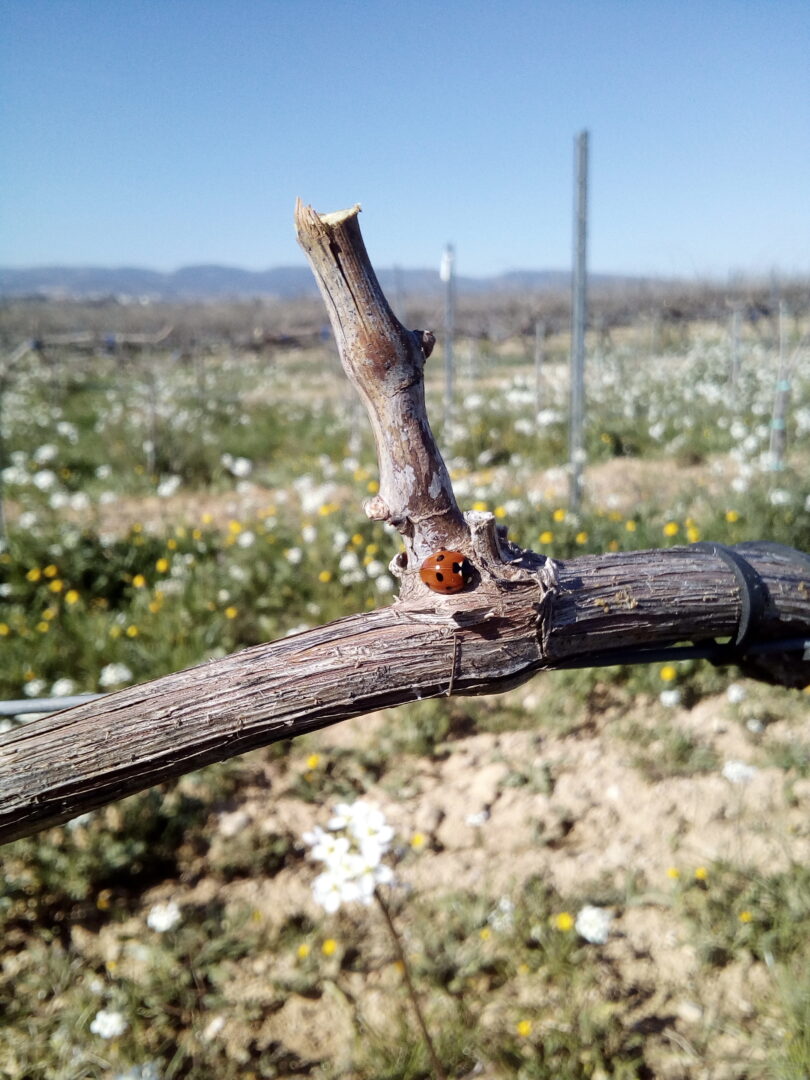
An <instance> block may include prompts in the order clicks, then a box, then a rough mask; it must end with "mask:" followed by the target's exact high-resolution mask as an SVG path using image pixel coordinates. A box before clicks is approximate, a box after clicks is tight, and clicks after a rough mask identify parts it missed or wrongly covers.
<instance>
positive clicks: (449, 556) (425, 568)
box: [419, 548, 473, 593]
mask: <svg viewBox="0 0 810 1080" xmlns="http://www.w3.org/2000/svg"><path fill="white" fill-rule="evenodd" d="M472 576H473V569H472V566H471V565H470V562H469V560H468V559H467V557H466V556H465V555H464V554H463V553H462V552H460V551H448V550H447V549H446V548H441V550H439V551H436V552H434V553H433V554H432V555H428V557H427V558H426V559H425V561H424V562H423V563H422V565H421V567H420V568H419V577H420V578H421V579H422V581H424V583H425V584H426V585H427V587H428V588H429V589H433V591H434V592H441V593H456V592H461V590H462V589H463V588H464V586H465V585H467V584H469V582H470V581H472Z"/></svg>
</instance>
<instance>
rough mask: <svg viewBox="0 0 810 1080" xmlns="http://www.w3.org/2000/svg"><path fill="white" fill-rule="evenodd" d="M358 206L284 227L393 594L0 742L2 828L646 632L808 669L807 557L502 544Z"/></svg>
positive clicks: (31, 823) (300, 208)
mask: <svg viewBox="0 0 810 1080" xmlns="http://www.w3.org/2000/svg"><path fill="white" fill-rule="evenodd" d="M358 212H359V207H353V208H352V209H350V210H345V211H341V212H338V213H335V214H317V213H315V211H314V210H312V208H311V207H307V206H304V205H302V204H301V203H300V202H299V203H298V205H297V207H296V226H297V230H298V237H299V241H300V243H301V245H302V247H303V248H304V250H305V252H306V254H307V257H308V259H309V261H310V265H311V266H312V270H313V273H314V274H315V277H316V279H317V281H318V285H319V287H320V290H321V293H322V295H323V297H324V300H325V302H326V306H327V309H328V311H329V317H330V320H331V323H332V327H333V330H334V333H335V337H336V339H337V342H338V346H339V349H340V355H341V361H342V364H343V367H344V369H345V371H346V374H347V376H348V377H349V379H350V380H351V382H352V383H353V385H354V386H355V387H356V389H357V391H358V393H359V394H360V396H361V398H362V399H363V402H364V403H365V406H366V409H367V411H368V414H369V417H370V420H371V425H372V428H373V431H374V437H375V440H376V445H377V455H378V459H379V469H380V488H379V494H378V495H377V496H375V497H374V498H373V499H371V500H369V502H367V503H366V505H365V512H366V514H367V515H368V516H369V517H370V518H371V519H373V520H375V521H381V522H383V521H384V522H387V523H389V524H390V525H392V526H393V527H394V528H396V529H398V530H399V532H400V533H401V535H402V538H403V542H404V551H403V552H402V553H401V554H400V555H399V556H397V558H396V559H395V560H394V561H393V563H392V566H391V569H392V573H394V574H395V575H396V577H397V578H398V580H399V586H400V592H399V596H398V598H397V599H396V601H395V602H394V603H393V604H392V605H390V606H389V607H385V608H381V609H379V610H377V611H371V612H366V613H363V614H358V615H350V616H348V617H346V618H343V619H338V620H336V621H335V622H332V623H329V624H327V625H326V626H320V627H316V628H315V629H312V630H307V631H305V632H303V633H300V634H297V635H294V636H292V637H288V638H284V639H282V640H280V641H276V642H271V643H268V644H263V645H257V646H254V647H253V648H250V649H245V650H244V651H242V652H238V653H235V654H233V655H231V656H227V657H225V658H224V659H220V660H213V661H210V662H208V663H204V664H200V665H198V666H196V667H192V668H188V669H187V670H185V671H179V672H176V673H174V674H172V675H167V676H164V677H163V678H160V679H155V680H154V681H152V682H148V683H144V684H143V685H140V686H133V687H130V688H128V689H126V690H122V691H120V692H118V693H116V694H111V695H109V696H107V697H104V698H99V699H96V700H92V701H89V702H87V703H85V704H82V705H79V706H77V707H75V708H72V709H69V710H66V711H65V712H61V713H57V714H55V715H53V716H50V717H45V718H43V719H41V720H36V721H32V722H31V723H29V724H27V725H25V726H24V727H22V728H19V729H17V730H15V731H11V732H9V733H7V734H5V735H4V736H2V737H0V842H5V841H8V840H12V839H15V838H16V837H19V836H24V835H26V834H28V833H33V832H36V831H37V830H38V829H42V828H45V827H46V826H49V825H56V824H60V823H62V822H64V821H67V820H69V819H70V818H72V817H75V816H77V815H78V814H81V813H84V812H86V811H89V810H92V809H94V808H96V807H99V806H102V805H104V804H105V803H108V802H112V801H114V800H116V799H119V798H121V797H123V796H124V795H128V794H131V793H133V792H136V791H140V790H142V789H144V788H146V787H150V786H151V785H153V784H157V783H160V782H162V781H167V780H171V779H174V778H176V777H178V776H181V775H182V774H184V773H186V772H189V771H191V770H193V769H197V768H200V767H201V766H203V765H207V764H210V763H211V762H214V761H222V760H224V759H226V758H229V757H233V756H234V755H236V754H241V753H244V752H245V751H247V750H253V749H255V748H257V747H260V746H265V745H267V744H269V743H272V742H275V741H277V740H279V739H286V738H290V737H292V736H296V735H300V734H303V733H305V732H309V731H314V730H316V729H318V728H322V727H325V726H327V725H330V724H335V723H337V722H339V721H340V720H345V719H347V718H349V717H352V716H358V715H361V714H364V713H368V712H371V711H372V710H375V709H383V708H390V707H392V706H395V705H400V704H403V703H405V702H408V701H414V700H416V699H419V698H425V697H433V696H437V695H450V694H453V695H457V694H491V693H497V692H499V691H501V690H505V689H508V688H510V687H513V686H517V685H519V684H520V683H522V682H525V681H526V680H527V679H529V678H531V677H532V676H533V675H534V674H535V673H537V672H538V671H543V670H548V669H551V668H559V667H567V666H574V665H576V666H585V665H588V664H590V665H593V664H599V663H617V662H620V660H621V657H622V655H627V656H631V657H632V658H634V659H643V658H644V655H645V653H644V650H649V649H650V648H652V647H654V646H670V645H674V644H676V643H679V642H694V643H698V645H700V643H706V642H711V641H713V640H714V639H717V638H730V639H731V640H732V641H735V640H736V642H737V648H736V649H735V648H731V649H730V650H728V651H727V652H726V653H725V654H723V657H724V658H725V659H727V660H730V659H734V660H736V661H737V662H739V663H740V664H741V666H742V667H743V670H745V671H746V672H747V673H749V674H751V675H753V676H754V677H758V678H762V679H765V680H767V681H771V682H779V683H782V684H784V685H787V686H797V687H798V686H803V685H805V684H807V683H810V657H807V658H805V657H804V656H803V654H802V653H801V651H795V645H794V646H791V647H783V646H781V645H780V644H779V643H780V642H782V641H784V640H785V639H797V638H807V637H810V559H808V557H807V556H806V555H803V554H802V553H800V552H797V551H793V550H792V549H790V548H783V547H779V546H778V545H769V544H759V545H758V544H753V545H740V546H738V547H737V548H735V549H723V548H721V547H720V546H716V547H712V546H711V545H709V546H708V547H706V546H693V547H689V548H670V549H668V550H666V551H635V552H616V553H610V554H603V555H588V556H583V557H581V558H577V559H571V560H566V561H558V560H551V559H549V558H546V557H544V556H543V555H541V554H537V553H535V552H531V551H526V550H523V549H521V548H519V547H518V546H517V545H515V544H513V543H511V542H510V541H509V540H508V539H507V535H506V531H505V530H504V529H502V528H501V527H500V526H496V524H495V520H494V518H493V516H492V515H491V514H486V513H477V512H468V513H466V514H465V513H462V512H461V510H460V508H459V506H458V504H457V502H456V499H455V495H454V493H453V488H452V485H451V483H450V478H449V474H448V472H447V469H446V467H445V464H444V462H443V460H442V457H441V455H440V453H439V450H438V448H437V446H436V443H435V440H434V438H433V434H432V432H431V429H430V425H429V423H428V417H427V410H426V407H425V398H424V366H425V363H426V361H427V359H428V356H429V355H430V351H431V348H432V345H433V337H432V335H431V334H430V333H429V332H422V331H415V330H407V329H405V327H403V326H402V324H401V323H400V322H399V321H398V320H397V319H396V318H395V316H394V315H393V313H392V311H391V309H390V307H389V306H388V303H387V302H386V299H385V297H384V296H383V294H382V291H381V289H380V286H379V283H378V282H377V278H376V275H375V274H374V271H373V269H372V266H371V263H370V261H369V258H368V255H367V253H366V249H365V245H364V243H363V238H362V236H361V233H360V227H359V223H358V220H357V215H358ZM441 547H447V548H451V549H454V550H460V551H462V552H463V553H464V554H465V555H466V556H467V558H468V559H469V561H470V563H471V564H472V566H473V569H474V575H473V580H472V581H471V582H470V584H469V585H468V586H467V587H466V588H465V589H464V590H463V591H461V592H458V593H455V594H453V595H449V596H445V595H440V594H438V593H435V592H432V591H431V590H430V589H429V588H428V587H427V586H426V585H425V584H424V583H423V582H422V581H421V579H420V577H419V572H418V571H419V566H420V565H421V562H422V561H423V560H424V558H425V557H426V556H428V555H429V554H431V553H432V552H435V551H436V550H437V549H438V548H441ZM742 564H744V566H745V567H746V568H747V569H746V570H745V571H744V572H743V571H742V570H741V569H740V567H741V565H742ZM741 628H743V629H742V632H741ZM768 643H772V651H760V652H757V653H756V654H754V653H753V652H752V649H753V646H754V645H755V644H756V645H757V648H764V649H767V648H768ZM639 650H642V651H641V652H639Z"/></svg>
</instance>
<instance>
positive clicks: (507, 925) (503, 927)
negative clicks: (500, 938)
mask: <svg viewBox="0 0 810 1080" xmlns="http://www.w3.org/2000/svg"><path fill="white" fill-rule="evenodd" d="M487 922H488V923H489V925H490V926H491V927H492V929H493V930H495V931H497V932H498V933H503V932H504V931H507V930H511V929H512V927H513V925H514V922H515V905H514V902H513V901H512V900H510V899H509V897H508V896H502V897H501V898H500V900H499V901H498V903H497V904H496V905H495V910H494V911H492V912H490V915H489V918H488V919H487Z"/></svg>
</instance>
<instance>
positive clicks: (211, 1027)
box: [202, 1016, 225, 1042]
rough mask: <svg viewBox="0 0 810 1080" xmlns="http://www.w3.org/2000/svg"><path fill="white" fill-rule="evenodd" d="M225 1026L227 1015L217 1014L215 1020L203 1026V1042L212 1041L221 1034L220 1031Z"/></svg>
mask: <svg viewBox="0 0 810 1080" xmlns="http://www.w3.org/2000/svg"><path fill="white" fill-rule="evenodd" d="M224 1027H225V1017H224V1016H215V1017H214V1019H213V1020H209V1021H208V1023H207V1024H206V1025H205V1027H204V1028H203V1033H202V1038H203V1042H211V1041H212V1039H215V1038H216V1037H217V1035H219V1033H220V1031H222V1029H223V1028H224Z"/></svg>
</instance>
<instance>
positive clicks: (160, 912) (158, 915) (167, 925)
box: [146, 900, 182, 934]
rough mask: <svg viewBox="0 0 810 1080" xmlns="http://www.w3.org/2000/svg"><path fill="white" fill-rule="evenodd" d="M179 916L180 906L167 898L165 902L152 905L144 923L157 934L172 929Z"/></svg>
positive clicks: (178, 920) (180, 916)
mask: <svg viewBox="0 0 810 1080" xmlns="http://www.w3.org/2000/svg"><path fill="white" fill-rule="evenodd" d="M181 918H182V915H181V914H180V908H179V907H178V906H177V904H176V903H175V901H174V900H169V901H168V903H165V904H154V905H153V907H152V909H151V910H150V912H149V914H148V915H147V916H146V925H147V926H148V927H149V929H150V930H155V931H157V933H158V934H164V933H165V932H166V931H167V930H173V929H174V927H175V926H177V924H178V923H179V922H180V919H181Z"/></svg>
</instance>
